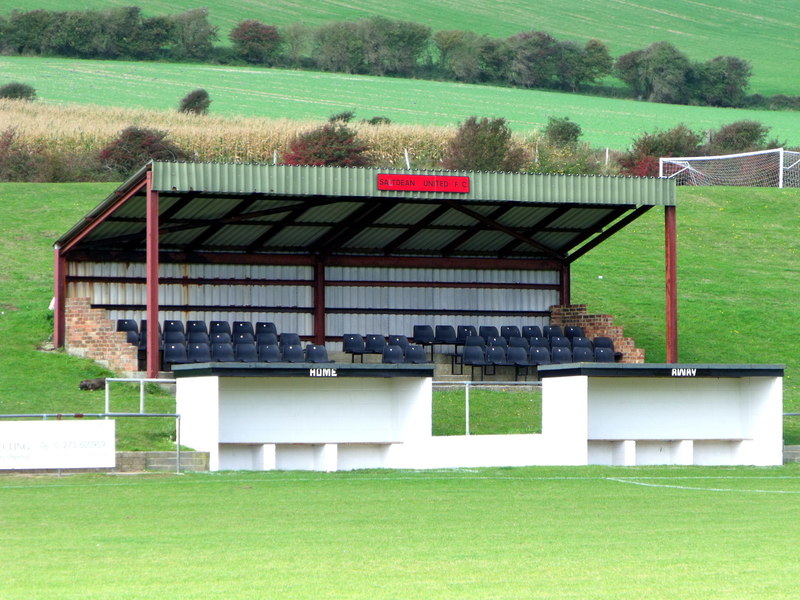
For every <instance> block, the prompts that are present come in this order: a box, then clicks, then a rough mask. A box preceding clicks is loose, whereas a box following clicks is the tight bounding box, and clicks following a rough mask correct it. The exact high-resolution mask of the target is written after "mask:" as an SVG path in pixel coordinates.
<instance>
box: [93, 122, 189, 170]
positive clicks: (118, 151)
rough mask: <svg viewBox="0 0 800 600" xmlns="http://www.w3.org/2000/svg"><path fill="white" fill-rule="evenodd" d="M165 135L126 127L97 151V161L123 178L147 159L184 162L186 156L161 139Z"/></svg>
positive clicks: (170, 143)
mask: <svg viewBox="0 0 800 600" xmlns="http://www.w3.org/2000/svg"><path fill="white" fill-rule="evenodd" d="M166 135H167V134H166V132H164V131H157V130H155V129H146V128H142V127H128V128H127V129H124V130H123V131H122V132H120V134H119V136H118V137H117V139H115V140H114V141H112V142H111V143H110V144H108V145H107V146H106V147H105V148H103V149H102V150H101V151H100V154H99V158H100V162H102V163H103V165H104V166H105V167H106V168H107V169H109V170H110V171H112V172H114V173H115V174H118V175H121V176H123V177H127V176H128V175H130V174H131V173H133V172H134V171H135V170H136V169H138V168H139V167H141V166H143V165H144V164H145V163H147V162H148V161H150V160H186V159H187V158H188V157H187V155H186V153H185V152H184V151H183V150H181V149H180V148H179V147H178V146H177V145H175V144H173V143H172V142H170V141H168V140H166V139H164V138H165V137H166Z"/></svg>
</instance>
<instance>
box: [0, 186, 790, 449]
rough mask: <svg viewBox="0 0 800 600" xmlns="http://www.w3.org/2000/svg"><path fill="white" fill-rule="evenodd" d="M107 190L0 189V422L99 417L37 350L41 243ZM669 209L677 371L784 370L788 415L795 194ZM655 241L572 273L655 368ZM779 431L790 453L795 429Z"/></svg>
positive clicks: (43, 322) (46, 290)
mask: <svg viewBox="0 0 800 600" xmlns="http://www.w3.org/2000/svg"><path fill="white" fill-rule="evenodd" d="M114 187H115V186H114V185H113V184H60V185H56V184H0V198H2V199H3V207H4V209H5V210H6V214H7V215H11V217H10V218H7V219H3V220H2V221H0V264H3V265H4V269H3V271H2V273H0V340H3V352H0V413H11V412H13V413H17V412H41V411H49V412H69V411H86V412H91V411H98V410H99V409H100V408H101V404H100V403H101V402H102V398H101V395H100V396H98V395H93V394H87V393H86V392H80V391H79V390H78V388H77V383H78V382H79V381H80V380H81V379H85V378H87V377H94V376H97V375H99V374H101V372H102V370H101V369H99V368H98V367H97V366H95V365H94V364H93V363H90V362H88V361H84V360H80V359H76V358H73V357H69V356H66V355H64V354H62V353H60V352H41V351H38V350H37V346H39V345H40V344H42V343H43V342H44V341H45V340H46V339H47V338H48V337H49V336H50V334H51V332H52V317H51V315H50V313H49V311H48V308H47V307H48V304H49V302H50V298H51V296H52V243H53V241H54V240H55V239H56V238H57V237H58V236H59V235H60V234H62V233H63V232H64V231H66V230H67V229H68V228H69V227H71V226H72V225H73V224H74V223H75V222H77V221H78V220H79V219H80V218H81V217H82V216H83V215H85V214H86V213H87V212H88V211H89V210H90V209H91V208H93V207H94V206H95V205H96V204H97V203H98V202H99V201H100V200H101V199H102V198H104V197H105V196H106V195H107V194H108V193H109V192H110V191H111V190H112V189H113V188H114ZM678 201H679V205H678V213H677V214H678V253H679V266H678V269H679V287H678V291H679V321H680V341H679V357H680V360H681V361H682V362H712V363H713V362H717V363H783V364H786V365H787V371H786V380H785V406H786V407H787V409H789V410H791V411H794V412H797V411H798V410H799V409H800V382H799V381H798V380H799V379H800V368H799V367H800V363H798V356H800V336H797V335H796V323H797V316H798V310H797V303H796V290H797V289H800V268H798V266H797V265H798V264H800V238H799V237H798V235H797V231H798V228H800V190H775V189H754V188H743V189H737V188H694V189H689V188H681V189H679V193H678ZM663 239H664V236H663V211H660V210H658V209H654V210H652V211H650V212H649V213H647V214H646V215H645V216H644V217H642V218H640V219H639V220H637V221H636V222H635V223H634V224H633V225H631V226H629V227H627V228H626V229H624V230H623V231H621V232H620V233H618V234H617V235H615V236H614V237H612V238H611V239H610V240H609V241H608V242H606V243H605V244H603V245H601V246H600V247H598V248H596V249H595V250H593V251H591V252H590V253H588V254H587V255H586V256H584V257H583V258H581V259H580V260H579V261H577V262H576V263H575V265H574V266H573V271H572V272H573V302H576V303H586V304H588V305H589V310H590V311H593V312H608V313H612V314H614V315H615V316H616V317H617V322H618V324H621V325H623V326H624V327H625V332H626V335H629V336H632V337H634V338H636V340H637V343H638V345H639V346H641V347H644V348H645V349H646V352H647V360H648V362H660V361H663V360H664V346H665V343H664V334H663V329H664V263H663V261H664V251H663V245H664V242H663ZM601 275H602V279H600V278H599V276H601ZM98 394H99V393H98ZM786 426H787V430H786V431H787V433H786V435H787V441H790V442H792V443H800V419H794V420H790V419H787V421H786ZM142 443H143V444H144V443H146V442H144V441H143V442H142Z"/></svg>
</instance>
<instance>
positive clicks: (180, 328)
mask: <svg viewBox="0 0 800 600" xmlns="http://www.w3.org/2000/svg"><path fill="white" fill-rule="evenodd" d="M158 330H159V348H162V349H163V347H164V344H184V345H187V346H188V345H189V344H209V345H212V344H223V343H228V344H230V343H233V344H241V343H255V344H256V345H257V346H266V345H269V344H278V343H280V345H281V346H286V345H297V344H300V337H299V335H298V334H296V333H282V334H279V333H278V330H277V327H276V326H275V324H274V323H271V322H258V323H256V325H255V327H254V326H253V324H252V323H250V322H249V321H234V322H233V326H231V324H230V323H228V321H211V323H210V326H208V327H207V326H206V323H205V321H187V322H186V326H185V327H184V324H183V322H182V321H177V320H167V321H164V324H163V327H162V325H161V323H159V327H158ZM117 331H124V332H126V333H127V339H128V342H130V343H132V344H134V345H138V346H139V348H141V349H144V348H145V347H146V345H147V321H146V320H142V321H141V327H140V326H139V325H138V324H137V323H136V321H135V320H133V319H119V320H118V321H117Z"/></svg>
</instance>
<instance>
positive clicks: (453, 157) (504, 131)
mask: <svg viewBox="0 0 800 600" xmlns="http://www.w3.org/2000/svg"><path fill="white" fill-rule="evenodd" d="M526 162H527V156H526V153H525V151H524V150H523V149H522V148H521V147H519V146H517V145H516V144H514V143H513V141H512V139H511V130H510V129H509V128H508V126H507V125H506V120H505V119H503V118H498V119H487V118H486V117H483V118H482V119H480V120H479V119H478V118H477V117H469V118H468V119H467V120H466V121H464V123H463V124H462V125H461V127H459V129H458V131H457V132H456V134H455V136H454V137H453V139H452V140H450V143H449V144H448V146H447V150H446V151H445V155H444V158H443V159H442V166H443V167H444V168H445V169H452V170H456V171H462V170H469V171H521V170H522V169H523V168H524V166H525V163H526Z"/></svg>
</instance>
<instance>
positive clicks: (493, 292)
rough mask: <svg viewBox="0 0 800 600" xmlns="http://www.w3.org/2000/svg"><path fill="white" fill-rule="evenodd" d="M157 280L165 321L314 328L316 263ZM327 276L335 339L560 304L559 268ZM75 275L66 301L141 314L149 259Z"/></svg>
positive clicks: (529, 316)
mask: <svg viewBox="0 0 800 600" xmlns="http://www.w3.org/2000/svg"><path fill="white" fill-rule="evenodd" d="M160 277H161V278H162V279H166V280H167V281H166V282H164V281H162V283H161V284H160V285H159V304H160V305H161V306H162V307H165V309H163V310H162V311H161V313H160V315H161V320H162V321H163V320H164V319H180V320H183V321H186V320H190V319H197V320H204V321H211V320H227V321H235V320H249V321H252V322H254V323H255V322H257V321H272V322H274V323H275V324H276V325H277V327H278V329H279V331H292V332H297V333H299V334H300V335H303V336H311V335H313V333H314V331H313V315H312V312H311V311H312V309H313V268H312V267H309V266H265V265H200V264H186V265H178V264H162V265H161V270H160ZM325 278H326V282H327V288H326V311H327V314H326V333H327V336H329V337H339V336H341V335H342V334H344V333H361V334H366V333H383V334H388V333H404V334H407V335H411V332H412V329H413V326H414V325H415V324H430V325H453V326H457V325H460V324H473V325H496V326H498V327H500V326H501V325H520V326H521V325H536V324H538V325H542V324H546V323H547V322H548V318H547V316H546V315H544V314H542V313H546V312H547V311H549V309H550V306H552V305H553V304H557V303H558V301H559V296H558V290H557V287H558V284H559V273H558V271H537V270H524V269H515V270H488V269H452V270H450V269H424V268H388V267H376V268H369V267H327V268H326V270H325ZM69 280H70V281H69V284H68V290H67V295H68V297H88V298H90V299H91V302H92V304H94V305H97V306H103V307H109V308H110V316H111V318H112V319H120V318H126V319H137V320H140V319H143V318H144V316H145V311H144V308H143V307H144V304H145V291H146V288H145V265H144V264H136V263H90V262H80V263H70V264H69ZM170 280H179V281H170ZM198 280H202V283H198ZM210 280H219V281H220V283H219V284H214V283H212V282H211V281H210ZM270 281H280V282H281V283H280V285H275V284H272V285H270V283H269V282H270ZM292 282H296V284H293V283H292ZM434 282H443V283H445V284H447V283H452V284H458V287H446V286H443V285H436V284H435V283H434ZM415 283H418V284H419V285H414V284H415ZM337 284H338V285H337ZM344 284H346V285H344ZM398 284H399V285H398ZM531 284H536V285H544V286H552V287H548V288H547V289H532V288H531V287H525V286H530V285H531ZM170 306H172V307H181V308H174V309H166V307H170ZM487 313H494V314H487ZM502 313H516V314H502ZM536 313H538V314H536Z"/></svg>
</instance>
